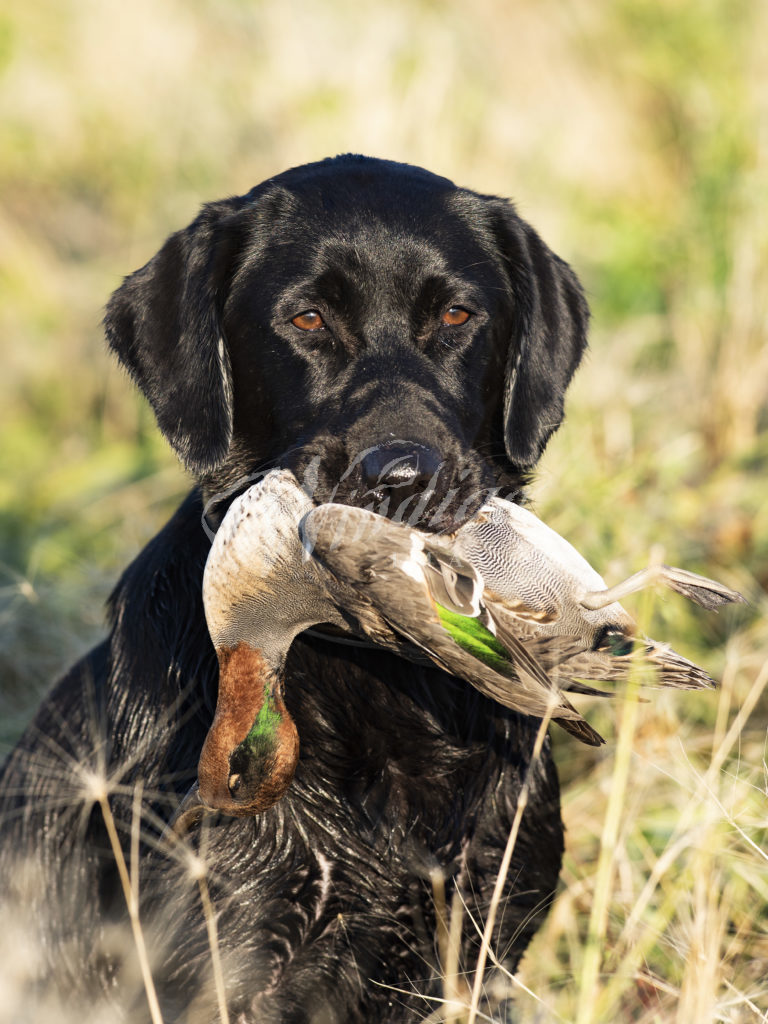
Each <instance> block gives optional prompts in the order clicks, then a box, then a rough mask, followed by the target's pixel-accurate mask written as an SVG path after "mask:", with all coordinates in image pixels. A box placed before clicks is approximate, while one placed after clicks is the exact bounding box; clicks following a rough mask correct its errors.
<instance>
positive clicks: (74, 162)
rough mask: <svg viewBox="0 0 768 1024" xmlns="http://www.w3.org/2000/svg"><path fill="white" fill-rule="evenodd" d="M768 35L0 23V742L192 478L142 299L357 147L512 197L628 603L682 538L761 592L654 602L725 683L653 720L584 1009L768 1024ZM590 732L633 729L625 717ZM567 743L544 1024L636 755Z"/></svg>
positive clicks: (199, 19) (492, 22) (676, 28)
mask: <svg viewBox="0 0 768 1024" xmlns="http://www.w3.org/2000/svg"><path fill="white" fill-rule="evenodd" d="M766 39H768V4H766V3H764V2H761V0H611V2H608V0H605V2H602V3H601V2H599V0H517V2H515V3H514V4H512V3H509V2H504V0H474V3H473V4H472V5H471V8H470V6H469V5H468V4H466V3H463V2H459V0H445V2H440V0H389V3H387V5H386V6H385V5H381V6H374V5H372V4H365V3H361V2H359V0H324V2H318V0H280V2H279V3H278V2H276V0H271V2H269V0H262V2H258V0H256V2H248V0H151V2H150V0H132V2H131V3H130V4H127V3H124V2H117V0H32V2H30V0H6V2H5V4H4V5H3V9H2V12H1V13H0V204H1V205H0V346H1V348H0V356H1V360H0V367H1V368H2V371H1V372H0V410H1V414H2V436H1V437H0V691H1V692H2V697H0V712H2V724H1V725H0V738H1V739H2V740H3V742H5V743H8V742H9V741H11V740H12V739H13V737H14V736H15V735H17V734H18V731H19V729H20V728H21V727H22V725H23V724H24V722H25V721H26V720H27V719H28V717H29V715H30V713H31V708H32V707H33V706H34V704H35V701H36V700H37V697H38V695H39V693H40V692H41V691H42V689H43V688H44V687H45V686H46V685H48V683H49V682H50V680H51V679H52V678H53V676H54V675H55V673H56V672H57V671H59V670H60V669H61V668H63V667H64V666H65V665H66V664H67V663H68V662H70V661H71V660H72V658H73V657H75V656H76V655H77V654H78V653H80V652H81V651H82V650H84V649H85V648H86V647H87V646H88V645H89V644H90V643H91V642H93V641H94V640H95V639H96V638H98V637H99V636H100V635H101V633H102V631H103V603H104V600H105V598H106V595H107V594H108V592H109V589H110V587H111V586H112V585H113V583H114V581H115V580H116V578H117V576H118V574H119V572H120V571H121V568H122V567H123V566H124V565H125V563H126V562H127V560H128V559H130V558H131V557H133V555H134V554H136V553H137V552H138V550H139V549H140V548H141V546H142V545H143V544H144V543H145V542H146V541H147V540H148V538H149V537H150V536H151V535H152V534H153V533H154V532H155V531H156V530H157V529H158V527H159V526H160V525H161V524H162V523H163V521H164V519H165V518H166V517H167V516H168V514H169V512H170V511H171V510H172V509H173V507H174V506H175V504H176V503H177V502H178V501H179V499H180V497H181V495H182V494H183V493H184V491H185V488H186V487H187V486H188V481H187V480H186V479H185V478H184V475H183V473H182V471H181V470H180V469H179V467H178V465H177V464H176V461H175V459H174V457H173V456H172V455H171V453H170V452H169V450H168V449H167V447H166V446H165V444H164V442H163V441H162V440H161V439H160V438H159V436H158V433H157V430H156V428H155V425H154V421H153V418H152V416H151V413H150V412H149V411H148V408H147V406H146V405H145V403H144V402H143V400H142V399H140V398H139V397H138V396H137V395H136V394H134V392H133V389H132V387H131V386H130V384H129V382H128V380H127V378H126V377H124V375H123V374H122V373H121V371H120V370H118V369H117V368H116V367H115V366H113V365H112V363H111V362H110V360H109V359H108V358H107V356H106V353H105V348H104V344H103V337H102V331H101V326H100V320H101V316H102V310H103V306H104V303H105V302H106V299H107V297H108V295H109V293H110V292H111V290H112V289H113V288H115V287H116V286H117V285H118V284H119V282H120V280H121V278H122V276H123V275H125V274H127V273H129V272H130V271H132V270H134V269H136V268H137V267H138V266H140V265H141V264H143V263H144V262H146V260H147V259H149V257H150V256H152V255H153V253H154V252H155V251H156V250H157V248H158V247H159V246H160V244H161V243H162V241H163V239H164V238H165V236H166V235H167V234H168V233H169V232H170V231H172V230H175V229H176V228H179V227H182V226H184V225H185V224H186V223H187V222H189V221H190V220H191V219H192V218H193V217H194V215H195V213H196V211H197V209H198V207H199V205H200V204H201V203H202V202H204V201H206V200H210V199H216V198H219V197H221V196H224V195H227V194H234V193H241V192H244V191H247V190H248V189H249V188H250V187H251V186H252V185H254V184H256V183H257V182H259V181H261V180H263V179H264V178H266V177H268V176H270V175H272V174H274V173H277V172H279V171H281V170H283V169H285V168H287V167H289V166H291V165H295V164H299V163H305V162H308V161H311V160H315V159H319V158H322V157H325V156H329V155H334V154H337V153H341V152H347V151H354V152H362V153H366V154H369V155H374V156H382V157H387V158H391V159H395V160H403V161H408V162H411V163H416V164H421V165H423V166H425V167H427V168H429V169H430V170H432V171H435V172H437V173H439V174H443V175H446V176H448V177H450V178H453V179H454V180H455V181H457V183H459V184H462V185H466V186H469V187H472V188H475V189H478V190H480V191H483V192H495V193H497V194H500V195H504V196H510V197H512V198H513V199H514V200H515V202H516V203H517V206H518V209H519V212H520V213H521V214H522V216H523V217H525V218H526V219H527V220H529V221H530V222H531V223H533V225H534V226H535V227H536V228H537V229H538V230H539V232H540V233H541V234H542V235H543V237H544V238H545V240H546V241H547V242H548V243H549V244H550V246H551V247H552V248H554V249H555V251H556V252H557V253H558V254H559V255H561V256H563V257H564V258H565V259H567V260H568V261H569V262H570V263H571V264H572V265H573V266H574V268H575V269H576V271H577V272H578V274H579V275H580V277H581V279H582V281H583V282H584V285H585V287H586V290H587V293H588V296H589V300H590V303H591V306H592V310H593V314H594V320H593V329H592V335H591V355H590V357H589V359H588V360H587V362H586V363H585V365H584V366H583V367H582V369H581V370H580V373H579V376H578V380H577V382H576V384H575V386H574V387H573V389H572V391H571V392H570V399H569V404H568V419H567V421H566V425H565V427H564V428H563V429H562V430H561V431H560V433H559V434H558V435H556V437H555V439H554V440H553V442H552V443H551V445H550V448H549V450H548V452H547V454H546V456H545V458H544V460H543V463H542V466H541V471H540V473H539V476H538V479H537V481H536V483H535V485H534V488H533V495H534V498H535V501H536V507H537V509H538V511H539V512H541V513H542V514H543V515H544V516H545V517H546V518H547V520H548V522H549V523H550V524H551V525H552V526H554V527H555V528H557V529H559V530H560V531H561V532H563V533H564V534H565V535H566V536H567V537H568V538H569V539H570V540H571V541H572V542H573V543H574V544H576V545H577V547H579V548H580V550H581V551H582V552H583V553H584V554H585V555H586V556H587V557H588V558H589V559H590V561H592V562H593V564H595V566H596V567H597V568H598V569H600V570H601V571H602V572H603V574H604V575H605V576H606V577H607V578H608V581H609V582H616V581H617V580H618V579H620V578H622V577H623V576H624V575H628V574H629V573H630V572H633V571H635V570H636V569H638V568H641V567H642V566H643V565H645V564H646V563H647V561H648V558H649V555H650V552H651V551H652V549H654V548H656V547H657V546H660V547H661V549H662V550H663V552H664V559H665V560H666V561H668V562H671V563H673V564H679V565H684V566H685V567H687V568H691V569H694V570H698V571H703V572H706V573H707V574H709V575H713V576H715V577H718V578H720V579H722V580H723V581H724V582H726V583H728V584H730V585H732V586H735V587H737V588H738V589H740V590H742V591H743V592H744V593H745V595H746V596H747V597H748V598H749V599H750V602H751V605H750V607H749V608H748V609H746V610H741V609H737V610H733V611H728V610H726V611H725V612H723V613H721V614H720V615H718V616H712V615H707V614H706V613H703V612H699V611H698V610H696V609H692V608H690V607H688V606H686V605H685V603H684V602H683V601H682V600H681V599H678V598H676V597H668V598H664V599H663V600H659V601H658V602H656V603H655V604H654V606H653V608H652V610H651V611H650V612H649V615H650V617H651V621H650V623H649V631H650V632H652V634H653V635H654V636H657V637H658V638H660V639H667V640H669V641H670V642H672V643H673V644H674V645H675V646H676V648H677V649H679V650H680V651H681V653H684V654H686V655H687V656H689V657H693V658H694V659H695V660H698V661H699V662H700V663H702V664H704V665H705V666H706V668H707V669H708V670H709V671H710V672H711V673H712V674H713V675H715V676H717V677H718V678H722V679H723V687H722V689H721V690H720V692H719V694H714V695H713V694H706V695H703V696H700V695H696V696H694V695H686V694H682V695H681V694H675V695H673V696H672V697H669V696H668V695H665V694H664V695H660V696H659V697H658V698H654V701H653V703H652V704H650V705H643V706H642V707H641V709H640V712H639V714H640V719H639V724H638V727H637V730H636V734H635V736H634V741H635V746H634V751H635V752H634V754H633V758H634V761H633V769H632V771H633V775H632V782H633V786H632V799H631V800H628V801H627V803H626V806H625V808H624V818H623V819H622V820H623V822H624V824H623V826H622V829H621V830H620V834H619V836H618V837H617V838H616V843H617V845H616V850H615V851H614V860H615V862H616V865H615V869H614V874H615V887H614V891H613V893H612V903H611V906H612V909H611V914H610V915H609V919H608V921H607V923H605V928H606V929H607V930H608V937H609V938H610V937H611V936H612V949H613V953H612V957H613V960H612V961H611V963H610V964H607V965H604V971H603V974H602V975H601V978H602V979H603V980H601V982H600V984H599V992H598V994H599V995H600V998H601V999H603V1003H600V1002H599V1001H598V1002H596V1003H595V1006H598V1007H603V1008H602V1009H599V1010H596V1011H595V1013H597V1016H596V1017H595V1018H594V1019H595V1020H598V1019H605V1020H617V1019H622V1020H624V1019H626V1020H646V1019H647V1020H678V1019H679V1020H680V1021H686V1022H687V1024H690V1022H691V1021H696V1022H700V1021H708V1020H728V1021H741V1020H745V1021H747V1020H749V1021H752V1020H768V1017H764V1016H761V1014H762V1013H764V1012H766V1010H767V1009H768V995H766V978H768V932H767V926H766V922H767V921H768V881H766V879H768V871H767V870H766V868H768V858H767V857H766V854H765V849H766V826H767V825H768V818H767V817H766V806H768V786H767V784H766V778H768V771H767V770H766V724H767V722H768V712H767V702H766V697H765V688H766V667H765V666H766V660H768V619H766V608H767V601H766V588H767V587H768V483H766V475H767V473H768V173H767V171H766V168H767V163H768V161H766V154H767V151H768V59H767V58H766ZM589 713H590V717H591V718H592V720H593V721H594V722H595V724H596V725H597V726H598V727H599V728H601V729H602V731H604V733H607V734H608V735H609V736H615V732H616V725H615V721H616V719H617V715H618V714H619V711H618V710H617V708H615V707H613V706H612V707H610V708H609V709H607V710H606V709H605V708H603V707H600V708H598V707H595V708H594V710H591V709H590V712H589ZM574 746H575V745H574V744H572V743H570V742H569V741H567V740H566V741H564V742H558V760H559V762H560V767H561V773H562V776H563V782H564V790H565V792H564V804H565V814H566V820H567V823H568V825H569V854H568V861H567V863H566V870H565V872H564V892H563V895H562V896H561V898H560V900H559V901H558V905H557V907H556V908H555V912H554V913H553V914H552V916H551V917H550V920H549V923H548V925H547V931H546V933H542V935H541V936H540V942H539V946H538V947H537V948H538V953H536V954H535V955H534V956H532V957H529V959H528V962H527V964H528V965H527V967H526V968H525V970H524V977H525V980H526V983H527V984H528V986H529V988H530V989H531V990H532V991H533V992H534V994H535V998H531V997H525V996H522V995H521V996H519V998H520V999H529V1004H530V1005H529V1006H528V1011H527V1012H529V1016H527V1017H525V1018H524V1019H526V1020H529V1019H541V1020H550V1019H558V1018H557V1016H556V1014H557V1013H559V1014H560V1018H559V1019H568V1020H570V1019H572V1018H574V1015H575V1014H576V1012H577V1002H578V999H579V998H582V999H584V998H585V997H584V996H583V994H581V995H580V991H581V990H580V989H579V984H578V983H577V979H579V978H581V977H582V974H581V973H580V972H581V971H582V968H583V964H582V961H581V957H582V950H583V948H584V935H585V929H586V928H587V922H588V919H589V914H590V908H591V907H592V906H593V895H594V884H595V870H596V869H595V864H596V858H597V855H598V850H599V849H600V843H601V835H603V839H604V838H605V836H604V832H603V831H602V830H603V824H602V817H601V815H602V814H603V812H604V811H605V801H606V799H607V798H608V794H609V792H610V790H611V786H612V785H615V776H614V768H613V760H612V758H613V751H612V750H611V746H610V743H609V746H608V748H607V750H606V751H604V752H602V753H597V754H596V753H594V752H590V751H586V750H582V749H578V750H576V749H574ZM713 765H714V769H713ZM702 779H703V780H705V782H704V783H702ZM702 787H703V788H702ZM713 793H714V796H713ZM713 801H714V802H713ZM697 802H698V803H700V804H701V807H702V814H703V815H704V817H703V819H702V820H699V819H698V818H697V817H696V816H695V814H693V812H692V811H691V807H692V806H696V805H697ZM686 815H687V817H686ZM681 816H682V817H683V818H684V819H685V828H684V829H682V830H681V826H680V820H681ZM689 819H690V820H689ZM702 822H703V823H702ZM681 835H682V836H683V837H684V838H683V839H681ZM675 843H677V845H676V846H675V845H674V844H675ZM603 845H605V844H604V842H603ZM702 848H703V849H705V850H706V851H707V853H706V857H708V858H709V860H707V861H706V864H702V862H701V860H700V857H701V856H703V854H702V853H701V851H702ZM670 849H672V851H673V852H672V853H670ZM660 863H661V864H662V865H663V870H662V869H661V868H659V867H658V865H659V864H660ZM701 877H705V878H707V879H708V883H707V887H706V891H705V892H703V893H700V894H698V895H697V890H696V886H695V884H694V881H695V879H696V878H701ZM648 886H650V889H649V888H648ZM643 894H645V895H643ZM643 899H644V900H645V902H644V903H643ZM638 901H639V902H638ZM638 906H639V907H640V910H639V911H638V910H637V908H638ZM633 907H634V908H635V914H634V917H633V915H632V908H633ZM681 908H682V909H681ZM627 921H629V924H628V923H627ZM593 923H594V922H593ZM629 925H631V927H630V926H629ZM638 929H639V931H638ZM643 929H644V930H643ZM537 941H538V940H537ZM622 943H623V945H622ZM702 964H704V967H702V966H701V965H702ZM692 965H693V966H692ZM526 971H527V974H526V973H525V972H526ZM702 971H705V974H702V973H701V972H702ZM605 979H607V980H605ZM596 998H597V997H596ZM697 1000H699V1002H697ZM701 1000H704V1002H701ZM526 1005H528V1004H526ZM428 1012H429V1010H428V1009H426V1008H425V1016H427V1014H428ZM601 1013H604V1014H605V1016H604V1017H602V1018H601V1017H600V1014H601ZM617 1013H618V1014H620V1016H616V1014H617ZM536 1014H540V1015H541V1016H540V1017H538V1016H536ZM550 1014H555V1016H550ZM621 1014H623V1016H621ZM680 1014H682V1016H679V1015H680ZM500 1019H503V1018H500ZM579 1019H580V1020H581V1019H582V1018H581V1017H580V1018H579ZM584 1019H586V1018H584Z"/></svg>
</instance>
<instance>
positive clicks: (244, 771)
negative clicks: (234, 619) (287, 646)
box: [198, 641, 299, 817]
mask: <svg viewBox="0 0 768 1024" xmlns="http://www.w3.org/2000/svg"><path fill="white" fill-rule="evenodd" d="M217 654H218V658H219V696H218V700H217V703H216V715H215V717H214V720H213V724H212V725H211V728H210V730H209V732H208V736H207V737H206V740H205V743H204V745H203V750H202V753H201V755H200V763H199V765H198V785H199V792H200V798H201V799H202V801H203V803H204V804H205V805H206V806H207V807H210V808H215V809H216V810H219V811H223V812H224V813H225V814H232V815H235V816H237V817H242V816H245V815H251V814H259V813H260V812H262V811H265V810H267V809H268V808H269V807H271V806H272V805H273V804H275V803H277V801H278V800H279V799H280V798H281V797H282V796H283V795H284V793H285V791H286V790H287V789H288V787H289V786H290V784H291V781H292V779H293V774H294V772H295V770H296V765H297V763H298V760H299V735H298V732H297V730H296V726H295V724H294V722H293V719H292V718H291V716H290V714H289V713H288V710H287V709H286V706H285V702H284V700H283V683H282V674H281V673H279V672H275V671H274V670H273V668H272V667H271V666H270V665H269V663H268V661H267V659H266V658H265V657H264V654H263V653H262V652H261V651H259V650H257V649H256V648H254V647H252V646H250V645H249V644H248V643H246V642H244V641H243V642H241V643H239V644H237V645H236V646H235V647H232V648H226V647H223V648H219V650H218V651H217Z"/></svg>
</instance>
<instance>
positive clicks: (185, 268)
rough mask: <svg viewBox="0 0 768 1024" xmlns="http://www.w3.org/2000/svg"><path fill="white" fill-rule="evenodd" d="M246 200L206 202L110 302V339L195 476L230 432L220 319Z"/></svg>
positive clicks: (219, 453) (211, 462)
mask: <svg viewBox="0 0 768 1024" xmlns="http://www.w3.org/2000/svg"><path fill="white" fill-rule="evenodd" d="M245 201H246V197H240V198H237V199H230V200H224V201H223V202H219V203H211V204H209V205H207V206H204V207H203V209H202V211H201V213H200V215H199V216H198V217H197V219H196V220H194V221H193V222H192V223H191V224H190V225H189V227H187V228H185V229H184V230H183V231H178V232H176V233H175V234H173V235H171V236H170V238H169V239H168V240H167V241H166V243H165V245H164V246H163V247H162V249H161V250H160V251H159V252H158V253H157V255H156V256H155V257H154V258H153V259H151V260H150V261H149V263H147V265H146V266H144V267H142V268H141V270H137V271H136V272H135V273H134V274H131V275H130V277H127V278H126V279H125V280H124V282H123V284H122V285H121V287H120V288H118V289H117V291H116V292H115V293H114V294H113V295H112V297H111V299H110V300H109V303H108V304H107V311H106V315H105V317H104V327H105V330H106V335H107V341H108V342H109V346H110V348H111V349H112V351H113V352H115V353H116V355H117V357H118V358H119V360H120V362H121V363H122V364H123V365H124V366H125V367H126V369H127V370H128V372H129V373H130V375H131V377H132V378H133V380H134V381H135V382H136V384H137V385H138V386H139V388H140V389H141V390H142V391H143V392H144V394H145V395H146V396H147V398H148V399H149V401H150V403H151V405H152V408H153V409H154V412H155V415H156V417H157V422H158V424H159V426H160V429H161V430H162V432H163V434H165V436H166V437H167V438H168V440H169V441H170V443H171V444H172V445H173V447H174V448H175V450H176V452H177V453H178V455H179V457H180V458H181V459H182V461H183V462H184V463H185V464H186V466H187V467H188V468H189V469H190V470H192V471H193V472H194V473H205V472H207V471H210V470H212V469H214V468H215V467H216V466H217V465H218V464H219V463H220V462H221V461H222V459H223V458H224V456H225V455H226V453H227V451H228V449H229V444H230V441H231V439H232V381H231V373H230V366H229V356H228V354H227V350H226V347H225V344H224V339H223V336H222V332H221V323H220V316H221V310H222V306H223V303H224V299H225V298H226V288H227V285H228V280H229V276H230V268H231V265H232V262H233V260H234V257H235V254H236V249H237V246H238V244H239V242H240V237H241V233H242V232H241V230H238V228H237V224H236V218H235V214H236V213H237V212H238V211H239V210H240V209H241V208H242V206H243V205H244V203H245Z"/></svg>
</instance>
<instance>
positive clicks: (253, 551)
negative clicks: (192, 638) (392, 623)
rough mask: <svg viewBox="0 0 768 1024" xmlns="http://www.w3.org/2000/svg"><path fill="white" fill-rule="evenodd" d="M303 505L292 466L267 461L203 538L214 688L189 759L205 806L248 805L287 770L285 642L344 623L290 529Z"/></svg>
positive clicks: (292, 742) (253, 807)
mask: <svg viewBox="0 0 768 1024" xmlns="http://www.w3.org/2000/svg"><path fill="white" fill-rule="evenodd" d="M312 508H313V504H312V501H311V500H310V499H309V498H308V497H307V495H306V494H305V493H304V491H303V490H302V489H301V488H300V487H299V485H298V483H297V482H296V479H295V477H294V476H293V474H292V473H290V472H288V471H286V470H275V471H273V472H271V473H269V474H268V475H267V476H266V477H264V479H263V480H261V481H259V483H257V484H254V485H253V486H252V487H250V488H249V489H248V490H247V491H245V492H244V493H243V494H241V495H240V496H239V497H238V498H236V499H235V501H234V502H233V503H232V505H231V506H230V508H229V510H228V512H227V514H226V516H225V517H224V519H223V521H222V523H221V526H220V527H219V530H218V532H217V533H216V536H215V538H214V541H213V545H212V546H211V551H210V553H209V555H208V561H207V562H206V566H205V573H204V575H203V604H204V606H205V616H206V621H207V624H208V632H209V633H210V636H211V640H212V641H213V645H214V647H215V648H216V654H217V656H218V659H219V694H218V698H217V703H216V713H215V716H214V719H213V722H212V724H211V728H210V730H209V732H208V736H207V737H206V740H205V743H204V745H203V749H202V752H201V755H200V762H199V765H198V784H199V794H200V798H201V800H202V802H203V803H204V804H205V806H207V807H208V808H210V809H213V810H218V811H223V812H225V813H227V814H233V815H237V816H244V815H250V814H258V813H260V812H261V811H265V810H267V808H269V807H271V806H272V805H273V804H274V803H276V802H277V801H278V800H279V799H280V798H281V797H282V796H283V794H284V793H285V791H286V790H287V788H288V786H289V785H290V783H291V780H292V779H293V774H294V771H295V770H296V765H297V762H298V758H299V737H298V733H297V730H296V726H295V724H294V722H293V720H292V718H291V716H290V714H289V713H288V711H287V709H286V706H285V702H284V700H283V682H284V666H285V659H286V656H287V654H288V649H289V647H290V645H291V644H292V642H293V640H294V638H295V637H296V635H297V634H298V633H300V632H301V631H302V630H304V629H306V628H308V627H309V626H314V625H317V624H318V623H322V622H331V623H333V624H334V625H336V626H339V627H340V628H343V627H344V625H345V620H344V619H343V618H341V617H340V615H339V613H338V611H337V609H336V607H335V605H334V604H333V602H332V601H331V599H330V598H329V597H328V595H327V593H326V591H325V590H324V588H323V587H322V585H321V583H320V581H319V578H318V576H317V573H316V571H315V569H314V567H313V564H312V562H311V561H310V560H308V559H307V557H306V554H305V551H304V548H303V546H302V542H301V539H300V537H299V522H300V521H301V519H302V517H303V516H304V515H306V513H307V512H308V511H309V510H310V509H312Z"/></svg>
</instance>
